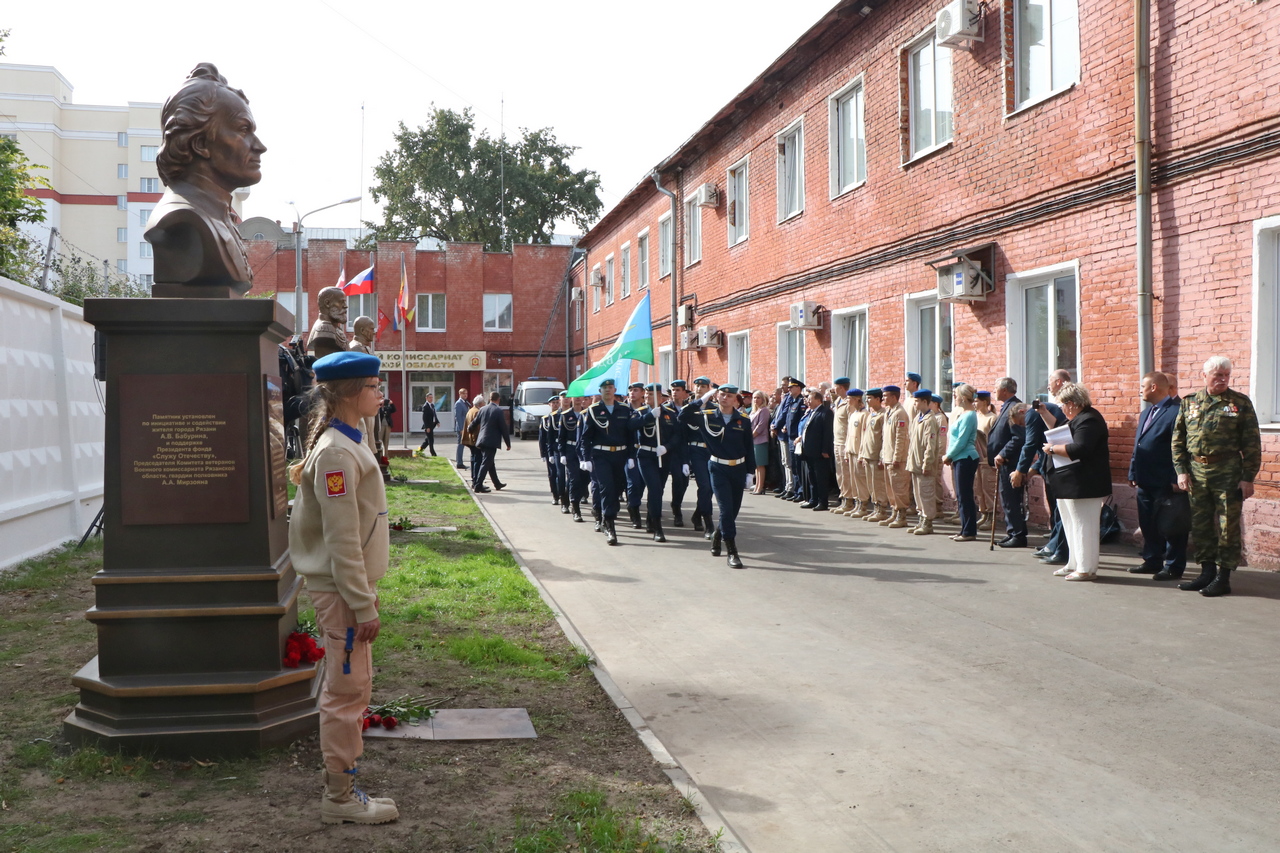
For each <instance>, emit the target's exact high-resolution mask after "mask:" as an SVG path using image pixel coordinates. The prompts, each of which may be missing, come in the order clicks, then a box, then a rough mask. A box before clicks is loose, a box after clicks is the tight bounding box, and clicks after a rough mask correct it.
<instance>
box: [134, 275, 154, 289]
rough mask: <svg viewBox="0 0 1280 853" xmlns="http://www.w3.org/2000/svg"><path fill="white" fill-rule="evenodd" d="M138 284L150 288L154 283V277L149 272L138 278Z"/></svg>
mask: <svg viewBox="0 0 1280 853" xmlns="http://www.w3.org/2000/svg"><path fill="white" fill-rule="evenodd" d="M138 283H139V284H144V285H146V286H147V287H150V286H151V285H153V284H155V283H156V277H155V276H154V275H152V274H151V273H149V272H148V273H143V274H142V275H140V276H138Z"/></svg>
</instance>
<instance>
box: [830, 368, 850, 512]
mask: <svg viewBox="0 0 1280 853" xmlns="http://www.w3.org/2000/svg"><path fill="white" fill-rule="evenodd" d="M833 393H834V396H835V399H834V401H833V402H832V404H831V411H832V414H833V415H834V416H835V420H834V421H833V422H832V436H831V438H832V442H833V443H832V448H833V453H834V456H835V465H836V486H837V487H838V488H839V489H840V503H839V504H838V505H837V506H835V507H833V508H832V510H831V511H832V512H834V513H838V514H843V513H846V512H848V511H849V510H851V509H853V466H852V465H851V464H849V454H848V452H847V451H846V450H845V449H844V444H845V441H846V440H847V439H848V437H849V413H850V412H852V411H853V409H852V408H850V406H849V380H848V378H846V377H844V376H841V377H840V378H839V379H837V380H836V387H835V390H834V392H833Z"/></svg>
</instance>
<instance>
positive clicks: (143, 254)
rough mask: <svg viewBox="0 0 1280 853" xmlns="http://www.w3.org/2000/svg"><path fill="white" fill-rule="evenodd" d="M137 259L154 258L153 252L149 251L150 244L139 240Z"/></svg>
mask: <svg viewBox="0 0 1280 853" xmlns="http://www.w3.org/2000/svg"><path fill="white" fill-rule="evenodd" d="M138 257H140V258H154V257H155V252H153V251H152V249H151V244H150V243H149V242H147V241H146V240H139V241H138Z"/></svg>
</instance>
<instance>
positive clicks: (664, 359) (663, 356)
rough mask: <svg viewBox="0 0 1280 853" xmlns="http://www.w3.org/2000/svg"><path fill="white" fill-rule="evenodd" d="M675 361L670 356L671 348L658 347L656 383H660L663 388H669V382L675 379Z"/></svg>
mask: <svg viewBox="0 0 1280 853" xmlns="http://www.w3.org/2000/svg"><path fill="white" fill-rule="evenodd" d="M675 370H676V360H675V357H674V356H672V354H671V347H670V346H665V347H658V381H659V382H661V383H662V387H663V388H670V387H671V380H672V379H674V378H675Z"/></svg>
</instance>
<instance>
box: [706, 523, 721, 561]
mask: <svg viewBox="0 0 1280 853" xmlns="http://www.w3.org/2000/svg"><path fill="white" fill-rule="evenodd" d="M707 534H708V537H707V538H709V539H710V540H711V556H713V557H719V556H720V528H718V527H717V528H716V531H715V533H711V531H707Z"/></svg>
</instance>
